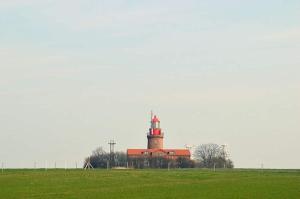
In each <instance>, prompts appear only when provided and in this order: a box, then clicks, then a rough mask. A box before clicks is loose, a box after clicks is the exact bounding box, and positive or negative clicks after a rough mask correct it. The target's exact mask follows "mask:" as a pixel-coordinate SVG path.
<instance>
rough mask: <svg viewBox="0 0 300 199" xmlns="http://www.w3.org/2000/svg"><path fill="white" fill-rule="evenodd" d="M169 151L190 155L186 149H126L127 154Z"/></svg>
mask: <svg viewBox="0 0 300 199" xmlns="http://www.w3.org/2000/svg"><path fill="white" fill-rule="evenodd" d="M145 152H148V153H157V152H163V153H169V152H174V155H178V156H190V155H191V153H190V151H189V150H187V149H127V155H142V154H143V153H145Z"/></svg>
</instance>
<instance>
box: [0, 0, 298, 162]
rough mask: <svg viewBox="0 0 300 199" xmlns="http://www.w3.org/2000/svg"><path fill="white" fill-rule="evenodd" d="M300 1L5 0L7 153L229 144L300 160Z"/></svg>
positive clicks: (0, 137)
mask: <svg viewBox="0 0 300 199" xmlns="http://www.w3.org/2000/svg"><path fill="white" fill-rule="evenodd" d="M299 10H300V2H299V1H298V0H280V1H279V0H272V1H271V0H265V1H261V0H251V1H250V0H249V1H246V0H245V1H241V0H226V1H223V0H219V1H217V0H212V1H204V0H195V1H175V0H170V1H167V0H165V1H161V0H159V1H158V0H157V1H156V0H151V1H143V0H138V1H134V0H132V1H128V0H127V1H125V0H123V1H110V0H108V1H101V0H72V1H71V0H43V1H41V0H26V1H24V0H0V161H1V162H4V163H5V166H6V167H33V165H34V163H33V162H34V161H36V162H37V164H38V166H39V167H43V166H44V165H45V161H47V162H48V164H49V165H48V166H49V167H51V166H54V162H55V161H56V162H57V166H59V167H64V164H65V161H66V162H67V164H68V166H70V167H71V166H75V162H78V164H79V163H82V161H83V159H84V158H85V157H86V156H88V155H89V154H90V153H91V151H92V150H94V149H95V148H97V147H98V146H103V147H104V148H105V149H107V150H108V144H107V143H108V141H109V140H110V139H115V140H116V142H117V145H116V149H117V150H126V149H127V148H145V147H146V133H147V131H148V128H149V125H150V124H149V120H150V110H153V111H154V112H155V113H156V114H157V115H158V116H159V118H160V120H161V127H162V128H163V131H164V132H165V147H167V148H184V145H185V144H189V145H199V144H203V143H217V144H224V143H226V144H228V147H229V151H230V158H231V159H232V160H233V161H234V163H235V166H236V167H247V168H249V167H260V166H261V164H262V163H263V164H264V167H267V168H300V159H299V152H300V144H299V141H300V106H299V102H300V93H299V91H300V90H299V89H300V12H299Z"/></svg>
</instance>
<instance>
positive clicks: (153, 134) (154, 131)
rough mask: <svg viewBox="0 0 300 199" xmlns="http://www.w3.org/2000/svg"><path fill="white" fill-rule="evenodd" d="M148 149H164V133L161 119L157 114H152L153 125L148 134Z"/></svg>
mask: <svg viewBox="0 0 300 199" xmlns="http://www.w3.org/2000/svg"><path fill="white" fill-rule="evenodd" d="M147 138H148V147H147V148H148V149H163V139H164V134H163V132H162V131H161V128H160V121H159V119H158V117H157V116H156V115H154V117H153V116H152V114H151V126H150V129H149V132H148V134H147Z"/></svg>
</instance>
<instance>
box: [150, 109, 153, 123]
mask: <svg viewBox="0 0 300 199" xmlns="http://www.w3.org/2000/svg"><path fill="white" fill-rule="evenodd" d="M150 115H151V118H150V122H151V121H152V118H153V111H152V110H151V114H150Z"/></svg>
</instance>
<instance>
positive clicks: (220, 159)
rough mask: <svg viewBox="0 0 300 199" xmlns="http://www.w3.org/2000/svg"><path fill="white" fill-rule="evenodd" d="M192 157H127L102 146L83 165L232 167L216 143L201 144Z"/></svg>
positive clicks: (222, 149) (107, 166) (224, 152)
mask: <svg viewBox="0 0 300 199" xmlns="http://www.w3.org/2000/svg"><path fill="white" fill-rule="evenodd" d="M193 156H194V158H193V159H188V158H184V157H178V158H177V159H169V158H165V157H139V158H127V154H126V153H125V152H122V151H117V152H114V153H109V152H106V151H105V150H104V149H103V148H102V147H99V148H97V149H95V150H94V151H93V152H92V154H91V155H90V156H89V157H87V158H85V161H84V167H85V166H86V165H87V164H88V163H90V164H91V165H92V166H93V167H94V168H111V167H131V168H140V169H142V168H233V167H234V165H233V161H232V160H230V159H229V158H228V157H227V152H226V151H225V150H224V147H222V146H219V145H217V144H212V143H209V144H202V145H199V146H198V147H196V149H195V151H194V154H193Z"/></svg>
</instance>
